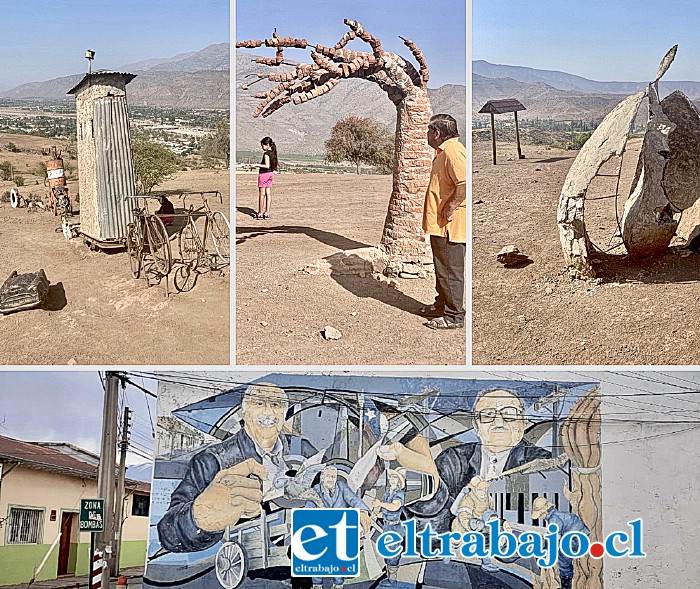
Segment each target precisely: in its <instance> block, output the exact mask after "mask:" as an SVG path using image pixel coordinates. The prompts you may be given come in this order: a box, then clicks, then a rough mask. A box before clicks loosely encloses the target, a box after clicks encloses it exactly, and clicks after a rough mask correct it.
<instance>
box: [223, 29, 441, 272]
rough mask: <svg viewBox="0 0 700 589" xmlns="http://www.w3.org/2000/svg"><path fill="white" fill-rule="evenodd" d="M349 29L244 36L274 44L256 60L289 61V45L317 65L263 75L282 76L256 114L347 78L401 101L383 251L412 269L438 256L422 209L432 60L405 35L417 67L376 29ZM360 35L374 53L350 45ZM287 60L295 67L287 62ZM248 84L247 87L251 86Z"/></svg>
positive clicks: (427, 171) (396, 102) (253, 42)
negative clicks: (314, 40) (330, 38)
mask: <svg viewBox="0 0 700 589" xmlns="http://www.w3.org/2000/svg"><path fill="white" fill-rule="evenodd" d="M343 22H344V23H345V24H346V25H347V26H348V28H349V29H350V30H349V31H348V32H347V33H346V34H345V35H344V36H343V37H342V38H341V39H340V40H339V41H338V42H337V43H336V44H335V46H334V47H324V46H323V45H318V44H317V45H313V44H311V43H307V41H306V39H295V38H291V37H287V38H285V37H280V36H279V35H277V33H276V32H275V33H274V34H273V36H272V38H270V39H265V40H264V41H262V40H250V41H241V42H238V43H236V47H243V48H248V49H254V48H256V47H261V46H262V45H263V44H264V45H265V46H266V47H275V48H276V49H277V56H276V57H271V58H266V57H259V58H256V59H255V61H256V62H258V63H260V64H263V65H267V66H272V67H275V66H281V65H283V64H285V61H284V48H285V47H294V48H298V49H306V48H307V47H310V48H312V49H313V50H312V51H311V58H312V59H313V62H314V63H312V64H299V65H296V69H295V70H294V71H292V72H290V73H271V74H262V73H261V74H258V77H259V79H267V80H270V81H273V82H277V83H278V84H277V86H275V87H274V88H272V89H271V90H269V91H267V92H262V93H259V94H256V95H255V97H256V98H260V99H261V102H260V104H259V106H258V108H257V110H256V111H255V113H254V116H256V117H257V116H259V115H261V114H262V116H263V117H267V116H269V115H271V114H272V113H273V112H275V111H276V110H277V109H279V108H281V107H283V106H284V105H286V104H288V103H290V102H292V103H293V104H295V105H299V104H302V103H305V102H307V101H309V100H313V99H314V98H317V97H319V96H322V95H323V94H326V93H328V92H330V91H331V90H332V89H333V88H334V87H335V86H336V85H337V84H338V82H339V81H340V80H342V79H344V78H359V79H365V80H369V81H371V82H375V83H377V84H379V86H380V87H381V88H382V90H384V91H385V92H386V93H387V95H388V97H389V99H390V100H391V101H392V102H393V103H394V105H395V106H396V113H397V120H396V140H395V146H394V150H395V154H394V155H395V159H394V169H393V190H392V193H391V198H390V200H389V207H388V212H387V216H386V220H385V222H384V231H383V233H382V240H381V245H380V247H381V250H382V251H383V252H384V254H385V255H386V256H387V258H388V260H389V262H390V263H391V264H392V265H394V266H397V265H398V266H403V267H406V269H407V270H409V271H410V269H411V268H412V267H413V264H415V263H417V264H419V265H420V264H424V263H430V262H432V258H431V255H430V251H429V247H428V244H427V242H426V240H425V239H424V238H423V231H422V227H421V225H422V211H423V199H424V196H425V188H426V186H427V185H428V180H429V178H430V164H431V160H432V153H431V150H430V148H429V147H428V143H427V138H426V133H427V129H428V123H429V122H430V117H431V116H432V114H433V111H432V106H431V104H430V99H429V98H428V77H429V73H428V65H427V63H426V61H425V58H424V57H423V53H422V52H421V50H420V49H419V48H418V47H416V45H415V44H414V43H413V42H412V41H410V40H408V39H403V38H402V40H403V42H404V44H405V45H406V47H407V48H408V49H409V50H410V51H411V53H412V54H413V57H414V58H415V60H416V62H417V63H418V66H419V67H418V69H416V67H414V66H413V65H412V64H411V63H409V62H408V61H406V60H405V59H404V58H402V57H401V56H399V55H397V54H395V53H391V52H388V51H384V49H382V44H381V41H380V39H378V38H377V37H375V36H374V35H371V34H370V33H369V32H367V31H366V30H365V28H364V27H363V26H362V25H361V24H360V23H358V22H357V21H354V20H349V19H345V20H344V21H343ZM356 37H357V38H359V39H361V40H362V41H364V42H365V43H367V44H368V45H369V46H370V48H371V52H361V51H350V50H348V49H345V46H346V45H347V44H348V43H349V42H350V41H351V40H353V39H355V38H356ZM286 65H289V63H287V64H286ZM248 86H249V84H246V85H244V86H243V89H244V90H246V89H247V88H248Z"/></svg>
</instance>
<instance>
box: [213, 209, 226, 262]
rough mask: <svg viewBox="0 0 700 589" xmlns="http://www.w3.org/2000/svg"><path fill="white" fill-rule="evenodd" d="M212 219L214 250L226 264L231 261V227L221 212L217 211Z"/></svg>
mask: <svg viewBox="0 0 700 589" xmlns="http://www.w3.org/2000/svg"><path fill="white" fill-rule="evenodd" d="M210 219H211V221H210V222H211V240H212V242H213V243H214V249H215V250H216V253H217V254H218V255H219V257H220V258H221V259H222V260H223V261H224V262H228V261H229V260H230V259H231V226H230V224H229V222H228V219H227V218H226V215H224V214H223V213H222V212H221V211H215V212H214V213H213V214H212V216H211V217H210Z"/></svg>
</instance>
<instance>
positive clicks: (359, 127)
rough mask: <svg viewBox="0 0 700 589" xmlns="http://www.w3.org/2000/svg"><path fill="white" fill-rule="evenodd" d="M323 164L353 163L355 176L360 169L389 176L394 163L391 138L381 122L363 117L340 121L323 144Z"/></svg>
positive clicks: (392, 135)
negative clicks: (324, 147)
mask: <svg viewBox="0 0 700 589" xmlns="http://www.w3.org/2000/svg"><path fill="white" fill-rule="evenodd" d="M325 146H326V160H327V161H329V162H332V163H339V162H352V163H353V164H355V166H356V169H357V173H358V174H359V173H360V165H361V164H367V165H370V166H376V167H377V168H378V169H379V171H380V172H381V173H386V174H389V173H391V167H392V164H393V160H394V134H393V133H391V132H390V131H389V129H387V128H386V127H385V126H384V125H382V124H381V123H380V122H378V121H376V120H374V119H371V118H366V117H358V116H354V115H353V116H349V117H346V118H344V119H340V120H339V121H338V122H337V123H336V124H335V125H333V128H332V129H331V136H330V139H328V140H326V142H325Z"/></svg>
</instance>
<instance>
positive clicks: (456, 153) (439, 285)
mask: <svg viewBox="0 0 700 589" xmlns="http://www.w3.org/2000/svg"><path fill="white" fill-rule="evenodd" d="M458 137H459V131H458V130H457V121H456V120H455V119H454V117H452V116H450V115H445V114H439V115H434V116H433V117H432V118H431V119H430V123H429V124H428V145H430V147H432V148H433V149H434V150H435V157H434V158H433V167H432V170H431V172H430V183H429V184H428V190H427V192H426V194H425V206H424V208H423V231H425V232H426V233H427V234H428V235H430V247H431V248H432V250H433V263H434V265H435V290H437V296H436V297H435V302H434V303H433V304H432V305H431V306H429V307H426V308H424V309H423V310H422V311H421V313H422V314H423V315H424V316H426V317H434V319H432V320H431V321H429V322H428V323H426V326H427V327H430V328H431V329H457V328H461V327H464V316H465V309H464V260H465V257H466V251H467V205H466V199H467V149H466V147H464V145H462V144H461V143H460V142H459V139H458Z"/></svg>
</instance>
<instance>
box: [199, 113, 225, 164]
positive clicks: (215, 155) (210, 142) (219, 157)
mask: <svg viewBox="0 0 700 589" xmlns="http://www.w3.org/2000/svg"><path fill="white" fill-rule="evenodd" d="M229 135H230V127H229V123H228V121H219V122H218V123H216V129H215V130H214V132H213V133H212V134H211V135H207V136H206V137H205V138H204V139H202V145H201V147H200V149H199V153H200V155H201V156H202V157H203V158H204V159H205V160H214V161H221V162H222V163H224V164H225V165H226V167H227V168H228V167H229V166H230V165H231V143H230V139H229Z"/></svg>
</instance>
